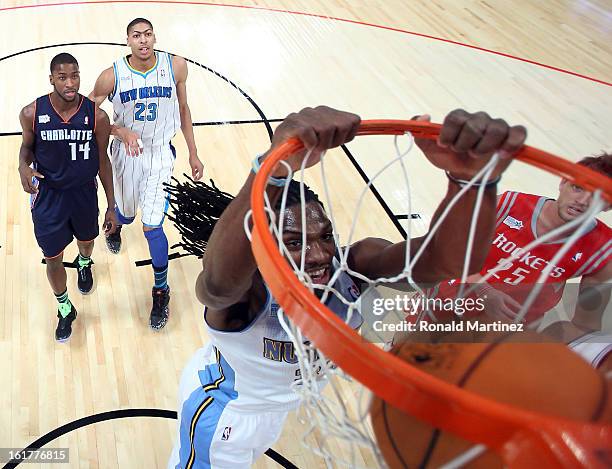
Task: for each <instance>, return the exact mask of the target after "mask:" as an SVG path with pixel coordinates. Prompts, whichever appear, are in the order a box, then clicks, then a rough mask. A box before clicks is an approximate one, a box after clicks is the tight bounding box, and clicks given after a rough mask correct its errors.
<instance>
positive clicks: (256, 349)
mask: <svg viewBox="0 0 612 469" xmlns="http://www.w3.org/2000/svg"><path fill="white" fill-rule="evenodd" d="M334 287H335V288H336V290H338V292H339V293H340V294H341V295H342V296H343V297H344V298H345V299H346V300H348V301H355V300H357V298H358V297H359V290H358V288H357V285H355V283H354V282H353V280H352V279H351V277H350V276H349V275H348V274H347V273H345V272H342V274H341V275H340V276H339V277H338V280H337V281H336V283H335V285H334ZM326 304H327V306H328V308H329V309H331V310H332V311H333V312H334V313H335V314H336V315H338V317H340V318H341V319H343V320H345V321H346V318H347V313H348V311H347V307H346V305H345V304H344V303H343V302H342V301H341V300H339V299H338V298H337V297H336V296H334V295H330V297H329V299H328V301H327V302H326ZM278 309H279V305H278V303H277V302H276V300H275V299H274V298H273V297H272V296H271V294H270V291H269V290H268V297H267V301H266V304H265V306H264V308H263V310H262V311H261V313H260V314H259V315H258V316H257V318H256V319H255V320H254V321H253V323H251V324H250V325H249V326H248V327H247V328H246V329H245V330H243V331H240V332H221V331H218V330H215V329H213V328H211V327H207V331H208V333H209V335H210V339H211V342H212V344H213V345H214V347H215V348H216V350H217V351H218V354H219V355H218V356H217V360H216V361H217V366H213V367H207V368H206V369H205V370H201V371H200V373H199V375H200V381H201V382H202V385H206V384H208V383H218V386H217V387H216V389H217V390H215V391H209V392H211V393H212V395H213V397H214V398H215V399H216V400H218V401H221V402H227V401H228V400H232V406H233V408H234V409H237V408H240V410H241V411H246V412H265V411H287V410H291V409H293V408H295V407H297V405H298V404H299V396H298V395H297V394H296V393H295V392H294V391H293V390H292V384H293V383H294V382H296V381H299V380H301V375H300V367H299V364H298V358H297V356H296V353H295V350H294V347H293V343H292V342H291V339H290V338H289V336H288V335H287V333H286V332H285V330H284V329H283V328H282V326H281V324H280V322H279V320H278V316H277V312H278ZM205 314H206V313H205ZM205 322H206V321H205ZM361 322H362V317H361V314H360V313H359V312H357V311H356V310H353V312H352V315H351V317H350V320H349V325H350V326H351V327H352V328H353V329H356V328H358V327H359V326H360V325H361ZM209 388H210V386H209Z"/></svg>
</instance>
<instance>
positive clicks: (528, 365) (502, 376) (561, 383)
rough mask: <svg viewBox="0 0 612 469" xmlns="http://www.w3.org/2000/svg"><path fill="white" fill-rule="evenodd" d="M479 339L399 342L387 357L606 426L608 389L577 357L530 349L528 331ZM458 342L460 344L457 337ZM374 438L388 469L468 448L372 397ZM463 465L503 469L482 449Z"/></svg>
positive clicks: (533, 338) (557, 349) (440, 460)
mask: <svg viewBox="0 0 612 469" xmlns="http://www.w3.org/2000/svg"><path fill="white" fill-rule="evenodd" d="M516 337H517V336H516V335H508V334H506V335H504V336H503V337H501V338H500V337H484V338H483V340H481V341H479V343H458V342H457V339H458V338H457V336H452V335H446V336H443V337H442V338H441V339H440V340H439V341H436V343H425V341H421V342H419V343H417V342H415V338H414V337H411V338H410V341H408V340H405V341H403V342H400V343H398V344H396V345H395V346H394V347H393V349H392V350H391V353H394V354H395V355H397V356H398V357H399V358H401V359H402V360H404V361H407V362H408V363H410V364H411V365H412V366H414V367H416V368H418V369H420V370H422V371H425V372H427V373H430V374H431V375H433V376H435V377H437V378H439V379H441V380H444V381H447V382H449V383H454V384H455V385H457V386H459V387H461V388H463V389H465V390H468V391H470V392H473V393H476V394H478V395H480V396H483V397H487V398H490V399H493V400H495V401H497V402H500V403H504V404H509V405H512V406H516V407H519V408H521V409H524V410H530V411H535V412H538V413H541V414H548V415H552V416H558V417H563V418H567V419H574V420H582V421H590V422H610V421H611V420H612V406H611V404H610V400H609V396H608V394H609V388H610V383H609V382H606V380H605V379H604V377H603V375H602V374H601V373H599V372H598V371H596V370H594V369H592V368H591V367H590V366H589V365H588V364H587V363H586V362H585V361H584V360H583V359H582V358H580V356H578V355H577V354H576V353H574V352H572V351H571V350H570V349H569V348H567V347H566V346H564V345H562V344H557V343H537V342H538V340H541V338H540V337H539V336H538V335H537V334H535V333H521V335H520V340H521V342H520V343H519V342H511V340H514V339H515V338H516ZM459 339H461V338H459ZM370 416H371V419H372V425H373V428H374V433H375V435H376V439H377V442H378V444H379V447H380V449H381V452H382V454H383V456H384V458H385V460H386V462H387V465H388V466H389V467H391V468H405V467H422V468H425V467H440V466H441V465H443V464H445V463H447V462H449V461H450V460H452V459H453V458H455V457H457V456H459V455H460V454H462V453H463V452H465V451H467V450H468V449H470V448H471V447H472V446H474V443H473V442H470V441H466V440H463V439H461V438H459V437H457V436H455V435H453V434H449V433H446V432H440V431H439V430H437V429H435V428H433V427H431V426H430V425H428V424H425V423H423V422H421V421H420V420H417V419H416V418H414V417H411V416H409V415H406V414H405V413H403V412H401V411H399V410H398V409H396V408H394V407H392V406H390V405H388V404H386V403H385V402H384V401H382V400H381V399H379V398H377V397H374V400H373V402H372V406H371V408H370ZM467 467H470V468H478V469H479V468H492V467H503V461H502V459H501V458H500V457H499V456H498V455H497V454H495V453H494V452H493V451H486V452H484V453H482V454H481V455H480V456H479V457H477V458H476V459H474V460H473V461H472V462H471V463H470V464H469V465H468V466H467Z"/></svg>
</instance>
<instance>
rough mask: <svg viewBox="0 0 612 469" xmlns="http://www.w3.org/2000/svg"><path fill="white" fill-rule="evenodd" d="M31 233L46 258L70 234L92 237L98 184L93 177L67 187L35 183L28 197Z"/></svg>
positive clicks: (82, 238)
mask: <svg viewBox="0 0 612 469" xmlns="http://www.w3.org/2000/svg"><path fill="white" fill-rule="evenodd" d="M31 208H32V221H33V223H34V235H35V236H36V241H37V242H38V245H39V246H40V248H41V249H42V252H43V255H44V256H45V257H47V258H52V257H56V256H58V255H59V254H61V253H62V251H63V250H64V249H65V248H66V246H68V245H69V244H70V243H71V242H72V240H73V237H74V238H76V239H77V240H79V241H90V240H93V239H95V238H96V237H97V236H98V233H99V226H98V186H97V183H96V180H95V179H93V180H92V181H90V182H88V183H87V184H84V185H82V186H79V187H74V188H70V189H64V190H60V189H54V188H51V187H49V186H48V185H47V184H44V183H42V184H39V185H38V193H36V194H34V195H33V196H32V198H31Z"/></svg>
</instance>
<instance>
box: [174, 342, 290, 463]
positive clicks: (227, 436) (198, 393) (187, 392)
mask: <svg viewBox="0 0 612 469" xmlns="http://www.w3.org/2000/svg"><path fill="white" fill-rule="evenodd" d="M218 366H219V365H218V362H217V358H216V355H215V349H214V347H213V346H212V344H208V345H207V346H206V347H203V348H201V349H199V350H198V351H197V352H196V353H195V355H194V356H193V357H192V358H191V360H189V363H188V364H187V366H186V367H185V369H184V370H183V374H182V376H181V382H180V386H179V406H178V431H177V436H176V441H175V444H174V448H173V450H172V455H171V456H170V460H169V461H168V469H177V468H180V469H188V468H196V469H208V468H210V469H242V468H245V469H246V468H250V467H251V466H252V465H253V463H254V462H255V460H256V459H258V458H259V457H260V456H261V455H262V454H263V453H264V452H265V451H266V450H267V449H268V448H270V447H271V446H272V445H273V444H274V443H275V442H276V440H278V438H279V436H280V433H281V431H282V429H283V425H284V423H285V419H286V417H287V412H261V413H245V412H243V411H239V410H237V409H236V400H237V398H236V396H237V394H236V396H233V397H232V396H227V399H226V398H224V395H220V391H219V390H216V391H215V390H213V391H206V390H205V389H204V387H205V386H204V384H208V385H207V386H206V388H210V387H211V384H212V383H214V374H211V373H208V369H209V367H210V369H211V370H212V371H214V370H216V369H217V368H218ZM210 376H212V378H213V380H212V383H210V384H209V383H204V384H203V383H202V380H204V381H208V379H209V377H210Z"/></svg>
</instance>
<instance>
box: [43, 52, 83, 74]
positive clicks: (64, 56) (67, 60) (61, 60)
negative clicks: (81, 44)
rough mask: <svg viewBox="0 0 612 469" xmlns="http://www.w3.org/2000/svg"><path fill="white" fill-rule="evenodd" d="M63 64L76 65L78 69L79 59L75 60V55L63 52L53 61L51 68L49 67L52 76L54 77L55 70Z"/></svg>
mask: <svg viewBox="0 0 612 469" xmlns="http://www.w3.org/2000/svg"><path fill="white" fill-rule="evenodd" d="M62 64H75V65H76V66H77V67H78V66H79V63H78V62H77V59H75V58H74V56H73V55H71V54H69V53H68V52H62V53H61V54H57V55H56V56H55V57H53V58H52V59H51V66H50V67H49V70H50V71H51V75H53V70H55V69H56V68H57V67H58V66H60V65H62Z"/></svg>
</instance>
